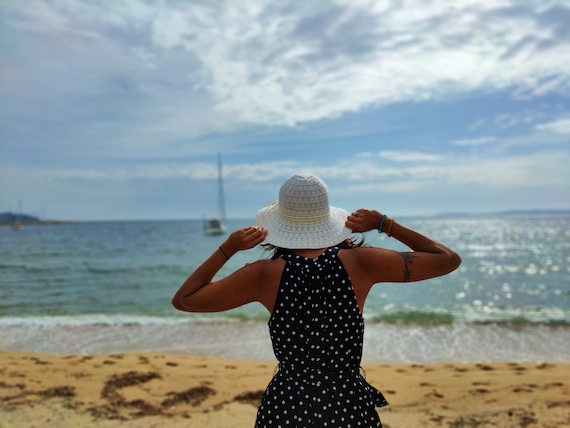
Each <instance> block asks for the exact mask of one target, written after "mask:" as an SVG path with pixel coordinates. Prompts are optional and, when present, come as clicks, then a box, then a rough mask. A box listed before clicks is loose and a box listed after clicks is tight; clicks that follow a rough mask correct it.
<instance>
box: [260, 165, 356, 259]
mask: <svg viewBox="0 0 570 428" xmlns="http://www.w3.org/2000/svg"><path fill="white" fill-rule="evenodd" d="M347 217H348V212H347V211H345V210H343V209H341V208H335V207H331V206H330V205H329V190H328V188H327V185H326V184H325V183H324V182H323V181H322V180H321V179H319V178H317V177H313V176H310V175H294V176H293V177H291V178H290V179H289V180H287V181H286V182H285V183H284V184H283V185H282V186H281V189H280V190H279V201H277V202H274V203H272V204H271V205H269V206H267V207H265V208H262V209H261V210H259V211H258V212H257V216H256V223H257V225H258V226H261V227H263V228H264V229H266V230H267V231H268V234H267V237H266V238H265V242H267V243H269V244H272V245H275V246H276V247H281V248H287V249H316V248H325V247H330V246H333V245H336V244H339V243H341V242H343V241H344V240H345V239H346V238H348V237H349V236H350V234H351V233H352V231H351V230H350V229H349V228H347V227H346V226H345V225H344V223H345V221H346V219H347Z"/></svg>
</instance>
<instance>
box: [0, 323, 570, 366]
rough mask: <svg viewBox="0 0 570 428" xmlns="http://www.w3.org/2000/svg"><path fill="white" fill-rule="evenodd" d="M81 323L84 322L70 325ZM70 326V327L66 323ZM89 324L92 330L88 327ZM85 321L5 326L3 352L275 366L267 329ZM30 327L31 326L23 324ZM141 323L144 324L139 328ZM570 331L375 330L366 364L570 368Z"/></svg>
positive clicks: (370, 331)
mask: <svg viewBox="0 0 570 428" xmlns="http://www.w3.org/2000/svg"><path fill="white" fill-rule="evenodd" d="M69 318H77V317H69ZM64 319H65V321H66V322H64ZM87 319H89V320H90V322H87ZM87 319H86V318H85V317H82V318H81V319H80V320H73V321H74V322H70V320H68V319H66V318H65V317H61V318H60V319H59V320H58V321H57V322H44V321H40V320H41V318H37V319H35V320H30V319H11V320H7V319H1V320H0V349H2V350H5V351H33V352H40V353H54V354H105V353H120V352H143V351H158V352H172V353H181V354H195V355H209V356H218V357H226V358H237V359H255V360H274V359H275V357H274V355H273V351H272V347H271V341H270V338H269V332H268V328H267V324H266V323H265V322H260V321H236V322H227V321H224V322H218V321H215V320H213V319H211V318H210V319H208V320H207V322H197V321H196V320H189V319H184V318H168V319H164V318H149V317H142V321H143V322H141V318H139V317H115V316H113V317H106V316H101V317H98V316H97V317H95V316H89V317H87ZM23 320H25V321H26V322H23ZM134 321H136V322H134ZM568 343H570V328H550V327H547V326H540V325H538V326H532V325H527V326H524V327H521V328H511V327H508V326H500V325H472V324H444V325H438V326H418V325H398V324H384V323H368V324H367V326H366V331H365V341H364V357H363V362H369V363H370V362H374V363H393V364H395V363H434V362H441V361H457V362H475V361H477V362H480V361H548V362H570V352H568Z"/></svg>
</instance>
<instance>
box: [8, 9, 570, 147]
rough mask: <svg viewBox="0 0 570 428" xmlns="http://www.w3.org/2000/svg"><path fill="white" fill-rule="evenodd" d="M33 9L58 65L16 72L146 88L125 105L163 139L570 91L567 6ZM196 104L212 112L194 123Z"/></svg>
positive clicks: (94, 90) (12, 13) (79, 86)
mask: <svg viewBox="0 0 570 428" xmlns="http://www.w3.org/2000/svg"><path fill="white" fill-rule="evenodd" d="M31 3H32V4H31V5H30V4H29V3H28V2H26V5H19V4H18V3H12V4H10V5H4V6H2V7H4V8H6V9H7V11H8V13H7V14H6V16H7V18H6V19H7V23H8V24H9V25H11V26H12V27H14V28H17V29H19V31H22V32H29V33H34V34H41V37H42V39H44V40H45V42H44V43H43V44H41V43H39V44H38V46H37V48H36V49H32V52H33V56H34V57H37V56H39V58H43V60H44V61H45V64H48V66H47V67H45V68H43V73H44V75H45V76H43V77H40V76H37V75H35V74H34V75H33V76H29V77H27V79H28V80H25V79H26V77H25V76H24V77H21V76H17V74H18V73H16V72H15V71H14V73H13V74H10V75H11V76H12V78H11V79H13V80H17V79H20V80H21V79H24V80H21V81H22V84H21V85H20V89H21V88H30V89H29V90H30V92H31V91H36V92H37V93H39V94H40V96H41V94H46V96H49V97H50V98H51V97H55V96H59V97H60V96H61V95H63V94H65V95H67V96H77V97H82V98H83V97H86V96H91V97H99V98H101V101H102V102H103V101H104V100H105V99H109V98H111V99H114V98H113V97H118V96H119V95H121V94H132V95H135V96H138V97H139V98H138V99H137V101H136V102H133V103H129V104H127V105H124V104H125V102H124V101H123V102H122V104H120V105H115V106H114V108H113V110H112V111H114V112H116V114H117V115H120V116H128V117H129V118H131V119H132V126H133V128H134V127H135V126H137V125H138V126H139V127H140V134H141V137H140V139H141V140H146V141H149V144H152V145H161V143H160V141H165V140H167V139H183V138H188V137H190V138H193V137H195V136H197V135H200V134H204V133H208V132H210V131H212V130H213V131H222V132H227V131H229V130H234V129H236V127H239V126H240V124H261V125H269V126H275V125H278V126H297V125H299V124H302V123H306V122H312V121H317V120H321V119H331V118H336V117H339V116H341V115H343V114H345V113H349V112H357V111H361V110H363V109H367V108H371V107H377V106H382V105H387V104H392V103H400V102H407V101H423V100H431V99H441V98H444V97H449V96H455V95H458V94H463V93H466V92H472V91H484V92H493V91H503V90H509V91H511V93H512V95H513V96H516V97H527V98H528V97H536V96H542V95H544V94H547V93H569V89H570V37H569V32H568V30H566V27H567V25H566V24H567V20H568V19H570V8H569V7H568V6H567V5H565V4H564V3H549V6H544V5H543V4H542V3H540V2H538V3H536V5H534V6H533V3H528V4H527V5H526V6H521V4H520V3H519V2H515V1H507V0H492V1H486V2H479V1H462V2H447V3H446V2H431V3H426V2H423V1H419V0H404V1H402V2H398V3H390V4H389V3H379V2H376V1H372V0H370V1H368V0H363V1H358V2H352V1H341V0H338V1H327V2H305V3H299V2H296V1H293V0H289V1H283V2H276V1H273V0H246V1H243V2H232V1H219V2H201V1H188V2H185V1H184V2H183V1H167V2H163V1H156V2H152V1H151V2H148V1H143V0H129V1H125V2H90V1H81V0H73V1H71V0H62V1H59V2H48V1H42V0H31ZM6 67H10V66H9V65H7V66H6ZM30 69H31V68H30ZM36 69H37V68H34V70H36ZM30 73H32V72H30ZM50 74H51V75H52V77H54V78H53V79H47V78H46V77H48V75H50ZM30 79H32V80H33V83H35V84H33V85H29V80H30ZM57 82H60V83H59V84H58V83H57ZM7 83H8V84H7V85H5V87H4V89H3V91H10V89H9V88H10V87H12V86H13V85H12V84H11V81H9V82H7ZM46 83H47V84H46ZM89 101H92V99H90V100H89ZM170 105H176V106H177V109H176V110H175V111H174V112H173V109H172V108H169V106H170ZM81 108H84V109H89V107H88V106H81ZM197 111H199V112H201V113H200V114H199V120H194V121H188V120H187V117H188V116H189V115H191V114H195V113H196V112H197ZM41 113H42V112H38V115H40V114H41ZM153 113H155V115H154V116H153V117H149V116H150V115H151V114H153ZM62 114H63V113H62ZM91 114H93V115H95V114H96V113H95V112H91ZM517 120H523V119H517ZM151 122H152V129H151V130H150V131H151V132H146V131H147V129H146V128H147V126H150V125H149V124H150V123H151ZM502 123H505V124H507V125H508V124H509V123H512V119H511V120H510V121H509V119H508V118H503V119H502ZM507 125H505V126H507ZM157 129H170V130H175V129H176V131H175V132H174V131H170V132H167V133H166V134H160V133H159V134H157V133H156V130H157Z"/></svg>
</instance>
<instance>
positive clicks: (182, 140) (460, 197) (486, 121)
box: [0, 0, 570, 220]
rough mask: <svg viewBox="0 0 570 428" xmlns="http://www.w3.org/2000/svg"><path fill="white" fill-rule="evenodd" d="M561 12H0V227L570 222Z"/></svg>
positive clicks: (273, 8) (160, 1) (257, 1)
mask: <svg viewBox="0 0 570 428" xmlns="http://www.w3.org/2000/svg"><path fill="white" fill-rule="evenodd" d="M569 22H570V1H554V0H553V1H547V0H543V1H532V0H526V1H523V0H520V1H514V0H510V1H509V0H485V1H480V0H462V1H455V0H453V1H451V0H450V1H443V0H431V1H428V0H424V1H419V0H398V1H379V0H375V1H368V0H337V1H333V0H312V1H306V2H299V1H297V0H239V1H237V0H236V1H229V0H228V1H226V0H203V1H193V0H26V1H20V0H0V211H15V212H16V211H18V210H22V211H24V212H27V213H31V214H36V215H39V216H40V217H43V218H51V219H69V220H126V219H140V220H145V219H190V218H202V217H204V216H206V217H209V216H213V215H215V214H216V210H217V208H216V207H217V202H216V194H217V192H216V179H217V167H216V159H217V153H221V156H222V160H223V171H224V192H225V196H226V211H227V215H228V217H230V218H254V216H255V213H256V212H257V210H258V209H260V208H262V207H263V206H266V205H268V204H270V203H271V202H273V201H274V200H276V199H277V197H278V192H279V187H280V186H281V184H282V183H283V182H284V181H286V180H287V179H288V178H289V177H291V176H292V175H294V174H312V175H316V176H318V177H320V178H321V179H323V180H324V181H325V182H326V183H327V185H328V188H329V191H330V199H331V204H332V205H334V206H339V207H342V208H344V209H346V210H347V211H353V210H355V209H357V208H361V207H366V208H373V209H377V210H379V211H381V212H383V213H386V214H388V215H389V216H423V215H435V214H438V213H449V212H467V213H488V212H498V211H504V210H528V209H543V210H549V209H570V167H569V166H570V25H568V23H569Z"/></svg>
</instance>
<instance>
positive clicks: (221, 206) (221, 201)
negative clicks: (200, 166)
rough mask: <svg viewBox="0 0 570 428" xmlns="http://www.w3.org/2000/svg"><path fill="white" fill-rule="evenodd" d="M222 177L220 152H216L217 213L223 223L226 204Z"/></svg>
mask: <svg viewBox="0 0 570 428" xmlns="http://www.w3.org/2000/svg"><path fill="white" fill-rule="evenodd" d="M222 177H223V175H222V154H221V153H218V215H219V216H220V220H221V221H222V223H225V221H226V204H225V202H224V182H223V178H222Z"/></svg>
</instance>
